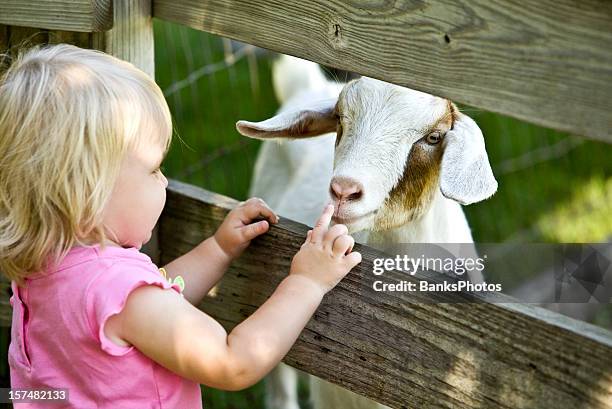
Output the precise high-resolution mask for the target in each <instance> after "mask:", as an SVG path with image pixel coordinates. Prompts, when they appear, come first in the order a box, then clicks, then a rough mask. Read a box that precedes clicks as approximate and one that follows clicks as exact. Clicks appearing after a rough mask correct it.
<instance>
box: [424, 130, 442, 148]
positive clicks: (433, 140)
mask: <svg viewBox="0 0 612 409" xmlns="http://www.w3.org/2000/svg"><path fill="white" fill-rule="evenodd" d="M426 140H427V143H428V144H430V145H435V144H437V143H439V142H440V141H441V140H442V135H441V134H440V132H439V131H434V132H432V133H430V134H429V135H427V138H426Z"/></svg>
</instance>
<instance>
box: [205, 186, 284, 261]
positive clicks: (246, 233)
mask: <svg viewBox="0 0 612 409" xmlns="http://www.w3.org/2000/svg"><path fill="white" fill-rule="evenodd" d="M262 217H263V218H264V219H268V220H269V221H270V222H271V223H278V216H277V215H276V214H275V213H274V212H273V211H272V209H270V208H269V207H268V205H267V204H266V202H264V201H263V200H262V199H260V198H257V197H252V198H250V199H248V200H246V201H244V202H240V204H239V205H238V206H236V207H235V208H234V209H232V211H230V212H229V213H228V215H227V216H226V217H225V220H223V223H221V226H219V228H218V229H217V231H216V232H215V235H214V238H215V240H216V241H217V243H218V244H219V247H221V249H222V250H223V251H224V252H225V253H226V254H227V255H228V256H230V257H231V258H236V257H238V256H239V255H240V254H242V252H243V251H244V249H245V248H247V247H248V245H249V244H250V242H251V240H253V239H254V238H255V237H257V236H259V235H260V234H263V233H265V232H267V231H268V228H269V224H268V221H266V220H260V221H257V222H255V223H253V221H254V220H255V219H258V218H262Z"/></svg>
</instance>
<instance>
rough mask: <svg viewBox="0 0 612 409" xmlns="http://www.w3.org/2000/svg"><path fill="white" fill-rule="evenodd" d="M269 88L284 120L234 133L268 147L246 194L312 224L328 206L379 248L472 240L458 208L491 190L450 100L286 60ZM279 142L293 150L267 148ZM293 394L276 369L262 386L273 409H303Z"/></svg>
mask: <svg viewBox="0 0 612 409" xmlns="http://www.w3.org/2000/svg"><path fill="white" fill-rule="evenodd" d="M273 79H274V86H275V91H276V94H277V97H278V98H279V100H280V101H281V102H282V108H281V109H280V111H279V113H278V114H277V115H276V116H274V117H273V118H270V119H268V120H265V121H263V122H257V123H254V122H247V121H239V122H238V123H237V124H236V126H237V129H238V131H239V132H240V133H242V134H243V135H245V136H249V137H253V138H258V139H264V140H267V141H265V142H264V143H263V144H262V147H261V150H260V152H259V156H258V158H257V161H256V164H255V170H254V175H253V180H252V183H251V189H250V192H249V194H250V195H251V196H258V197H261V198H263V199H264V200H265V201H266V202H267V203H268V204H269V205H270V206H271V207H272V208H273V209H274V210H275V211H277V212H278V213H279V214H280V215H282V216H285V217H288V218H291V219H294V220H296V221H299V222H302V223H304V224H307V225H310V226H312V225H313V224H314V222H315V220H316V219H317V217H318V216H319V214H320V212H321V210H322V209H323V207H324V205H325V204H326V203H329V202H330V201H331V202H332V203H333V204H334V206H335V211H334V216H333V222H334V223H342V224H345V225H346V226H347V227H348V229H349V232H350V233H351V234H352V235H353V236H354V237H355V239H356V241H358V242H362V243H368V244H372V245H373V246H374V247H379V248H380V246H379V245H380V244H381V243H471V242H472V241H473V240H472V235H471V232H470V228H469V226H468V223H467V220H466V218H465V215H464V213H463V210H462V209H461V206H460V203H461V204H469V203H473V202H477V201H480V200H484V199H486V198H488V197H489V196H491V195H492V194H493V193H494V192H495V191H496V190H497V182H496V180H495V178H494V176H493V172H492V171H491V167H490V165H489V161H488V157H487V153H486V150H485V144H484V138H483V136H482V133H481V131H480V129H479V128H478V126H477V125H476V123H475V122H474V121H473V120H472V119H471V118H469V117H467V116H466V115H464V114H461V113H460V112H459V111H458V110H457V108H456V107H455V105H454V104H453V103H452V102H450V101H448V100H446V99H443V98H439V97H435V96H432V95H429V94H425V93H422V92H418V91H414V90H411V89H407V88H403V87H399V86H396V85H392V84H388V83H385V82H382V81H378V80H375V79H372V78H366V77H362V78H360V79H358V80H353V81H351V82H349V83H348V84H346V85H344V86H342V84H337V83H334V82H331V81H328V80H326V79H325V77H324V75H323V74H322V72H321V71H320V69H319V67H318V65H316V64H314V63H311V62H308V61H304V60H300V59H297V58H294V57H289V56H284V57H282V58H281V59H280V61H278V62H276V63H275V65H274V68H273ZM313 136H318V137H317V138H311V137H313ZM279 138H289V139H292V140H291V141H287V142H286V143H281V144H279V143H277V141H270V140H269V139H279ZM377 244H378V245H377ZM383 248H384V247H383ZM469 274H470V275H469V278H470V280H471V281H472V282H482V281H483V278H482V275H481V274H480V273H479V272H477V271H474V272H470V273H469ZM296 386H297V372H296V371H295V370H293V369H292V368H290V367H288V366H286V365H284V364H281V365H279V366H278V367H277V368H276V369H275V370H274V371H273V372H272V373H271V374H270V375H269V376H268V378H267V382H266V388H267V394H266V399H267V402H266V404H267V407H268V409H298V408H299V406H298V402H297V387H296ZM310 389H311V399H312V401H313V406H314V408H315V409H345V408H346V409H348V408H350V409H358V408H359V409H362V408H363V409H365V408H368V409H372V408H383V407H385V406H383V405H380V404H377V403H375V402H373V401H371V400H369V399H367V398H363V397H361V396H359V395H357V394H355V393H353V392H350V391H348V390H345V389H342V388H339V387H337V386H335V385H333V384H331V383H328V382H326V381H323V380H321V379H319V378H316V377H314V376H311V377H310Z"/></svg>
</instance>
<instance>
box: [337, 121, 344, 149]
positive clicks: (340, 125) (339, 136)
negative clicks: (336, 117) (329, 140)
mask: <svg viewBox="0 0 612 409" xmlns="http://www.w3.org/2000/svg"><path fill="white" fill-rule="evenodd" d="M342 131H343V130H342V124H341V123H340V121H338V125H337V126H336V146H338V144H339V143H340V138H342Z"/></svg>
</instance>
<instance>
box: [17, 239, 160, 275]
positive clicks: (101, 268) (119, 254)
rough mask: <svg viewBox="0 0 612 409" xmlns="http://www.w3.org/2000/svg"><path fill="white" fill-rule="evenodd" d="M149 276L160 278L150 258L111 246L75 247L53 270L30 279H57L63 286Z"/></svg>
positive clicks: (137, 251)
mask: <svg viewBox="0 0 612 409" xmlns="http://www.w3.org/2000/svg"><path fill="white" fill-rule="evenodd" d="M147 273H149V274H153V275H154V276H156V277H157V276H160V273H159V270H158V268H157V266H156V265H155V264H154V263H153V262H152V261H151V258H150V257H149V256H147V255H146V254H144V253H141V252H140V251H139V250H138V249H136V248H134V247H131V248H124V247H118V246H108V245H107V246H105V247H104V248H102V247H101V246H100V245H92V246H77V247H73V248H72V249H71V250H70V251H69V252H68V254H67V255H66V256H65V257H64V258H63V259H62V260H61V262H60V263H59V264H58V265H57V266H56V267H55V268H54V269H53V270H50V271H45V272H42V273H38V274H33V275H31V276H29V277H28V278H29V279H30V280H39V279H45V278H50V279H56V280H52V281H57V279H59V280H61V281H63V282H64V283H66V281H76V282H79V283H80V284H84V283H85V282H90V281H92V280H97V279H103V280H104V281H106V280H113V279H114V278H116V277H120V276H124V275H126V274H127V276H126V277H124V278H129V277H130V276H131V275H132V274H133V275H138V276H142V275H143V274H145V275H147ZM43 281H46V280H43ZM41 284H42V283H41ZM49 284H50V283H49Z"/></svg>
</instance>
